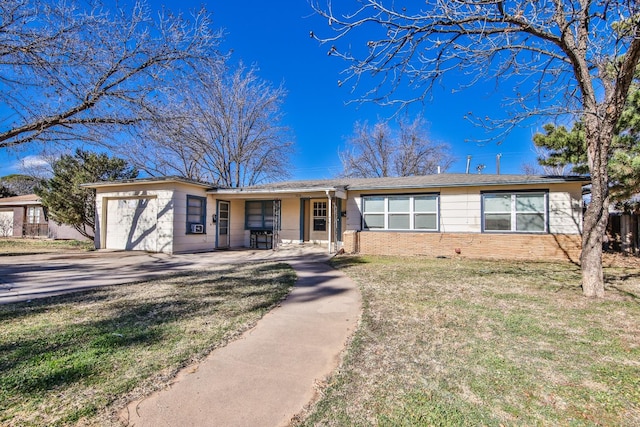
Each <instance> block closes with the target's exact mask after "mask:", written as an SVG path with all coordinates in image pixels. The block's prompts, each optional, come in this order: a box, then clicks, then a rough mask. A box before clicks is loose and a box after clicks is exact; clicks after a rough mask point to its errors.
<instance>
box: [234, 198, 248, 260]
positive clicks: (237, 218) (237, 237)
mask: <svg viewBox="0 0 640 427" xmlns="http://www.w3.org/2000/svg"><path fill="white" fill-rule="evenodd" d="M229 215H230V216H231V221H230V224H229V226H230V229H229V239H230V240H229V244H230V246H231V247H232V248H242V247H249V232H248V231H246V230H245V229H244V200H231V206H230V208H229Z"/></svg>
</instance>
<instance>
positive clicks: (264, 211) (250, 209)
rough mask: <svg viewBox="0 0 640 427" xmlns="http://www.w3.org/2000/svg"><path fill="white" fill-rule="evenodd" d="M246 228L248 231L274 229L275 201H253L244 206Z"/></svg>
mask: <svg viewBox="0 0 640 427" xmlns="http://www.w3.org/2000/svg"><path fill="white" fill-rule="evenodd" d="M244 212H245V217H244V228H245V229H247V230H272V229H273V200H251V201H247V202H245V205H244Z"/></svg>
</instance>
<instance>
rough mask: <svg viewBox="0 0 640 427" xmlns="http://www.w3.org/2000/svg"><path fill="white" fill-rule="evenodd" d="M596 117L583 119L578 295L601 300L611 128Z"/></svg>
mask: <svg viewBox="0 0 640 427" xmlns="http://www.w3.org/2000/svg"><path fill="white" fill-rule="evenodd" d="M595 117H596V115H595V114H594V115H587V116H586V117H585V139H586V143H587V151H588V157H589V169H590V171H591V201H590V202H589V204H588V206H587V211H586V213H585V216H584V224H583V230H582V252H581V254H580V267H581V270H582V292H583V294H584V295H585V296H586V297H590V298H602V297H604V275H603V272H602V240H603V236H604V233H605V231H606V228H607V222H608V220H609V175H608V170H607V163H608V153H609V146H610V144H611V139H612V137H613V126H612V125H607V123H606V122H605V121H604V120H597V119H596V118H595Z"/></svg>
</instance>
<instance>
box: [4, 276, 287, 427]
mask: <svg viewBox="0 0 640 427" xmlns="http://www.w3.org/2000/svg"><path fill="white" fill-rule="evenodd" d="M294 281H295V273H294V272H293V270H292V269H291V268H290V267H289V266H288V265H285V264H275V263H266V264H246V265H227V266H219V267H216V268H215V269H211V270H206V271H193V272H189V273H182V274H179V275H174V276H170V277H168V278H165V279H163V280H156V281H150V282H146V283H138V284H133V285H118V286H112V287H104V288H100V289H96V290H92V291H88V292H83V293H76V294H71V295H65V296H60V297H53V298H47V299H40V300H33V301H32V302H29V303H20V304H8V305H0V324H2V328H1V329H0V425H3V426H55V425H75V424H76V423H79V424H81V425H119V424H118V422H117V418H116V416H117V411H118V410H119V409H120V408H122V407H124V406H125V404H126V402H128V401H129V400H132V399H135V398H138V397H141V396H143V395H146V394H148V393H150V392H151V391H153V390H157V389H159V388H161V387H162V386H164V385H166V384H167V382H168V381H169V380H170V379H171V378H172V376H173V375H174V374H175V373H176V372H177V370H178V369H180V368H182V367H184V366H186V365H188V364H191V363H193V362H195V361H197V360H199V359H201V358H203V357H204V356H205V355H206V354H207V353H209V352H210V351H211V350H212V349H214V348H215V347H218V346H221V345H223V344H224V343H226V342H227V341H229V340H230V339H233V338H234V337H236V336H237V335H238V334H240V333H241V332H242V331H245V330H247V329H248V328H249V327H251V326H252V325H253V324H255V322H257V320H258V319H259V318H260V317H261V316H262V315H263V314H264V313H265V312H267V311H268V310H270V309H271V308H272V307H273V306H274V305H275V304H277V303H278V302H279V301H281V300H282V299H283V298H284V297H285V296H286V295H287V293H288V292H289V290H290V288H291V286H292V285H293V283H294Z"/></svg>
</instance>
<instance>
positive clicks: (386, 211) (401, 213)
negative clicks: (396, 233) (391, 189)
mask: <svg viewBox="0 0 640 427" xmlns="http://www.w3.org/2000/svg"><path fill="white" fill-rule="evenodd" d="M362 222H363V224H362V228H363V229H365V230H424V231H437V230H438V222H439V221H438V195H437V194H429V195H398V196H391V195H389V196H364V197H363V198H362Z"/></svg>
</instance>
